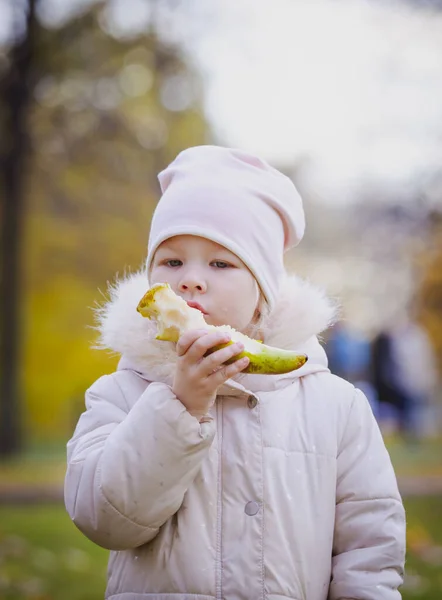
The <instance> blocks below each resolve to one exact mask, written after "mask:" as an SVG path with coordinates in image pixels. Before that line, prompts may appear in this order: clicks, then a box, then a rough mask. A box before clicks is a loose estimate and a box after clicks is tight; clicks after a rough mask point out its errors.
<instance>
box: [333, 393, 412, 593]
mask: <svg viewBox="0 0 442 600" xmlns="http://www.w3.org/2000/svg"><path fill="white" fill-rule="evenodd" d="M404 563H405V513H404V508H403V505H402V500H401V497H400V495H399V491H398V487H397V482H396V477H395V474H394V471H393V467H392V465H391V461H390V457H389V454H388V452H387V449H386V448H385V445H384V442H383V439H382V435H381V432H380V430H379V427H378V425H377V423H376V421H375V419H374V416H373V413H372V411H371V408H370V405H369V403H368V400H367V399H366V397H365V396H364V395H363V394H362V392H360V391H359V390H356V393H355V396H354V399H353V402H352V405H351V408H350V412H349V416H348V421H347V424H346V427H345V430H344V434H343V438H342V442H341V444H340V449H339V454H338V471H337V494H336V519H335V531H334V543H333V560H332V581H331V584H330V592H329V600H344V599H345V600H399V599H400V598H401V594H400V592H399V591H398V587H399V586H400V585H401V584H402V581H403V571H404Z"/></svg>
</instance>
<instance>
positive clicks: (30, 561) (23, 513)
mask: <svg viewBox="0 0 442 600" xmlns="http://www.w3.org/2000/svg"><path fill="white" fill-rule="evenodd" d="M405 505H406V510H407V522H408V554H407V577H406V583H405V586H404V587H403V589H402V593H403V598H404V600H440V598H441V590H442V497H431V496H428V497H422V498H417V497H414V498H408V499H406V500H405ZM107 556H108V552H107V551H106V550H103V549H102V548H99V547H98V546H95V545H94V544H92V543H91V542H90V541H89V540H87V539H86V538H85V537H84V536H83V535H82V534H81V533H80V532H79V531H78V530H77V529H76V527H75V526H74V525H73V524H72V523H71V521H70V519H69V517H68V516H67V514H66V512H65V510H64V508H63V507H62V506H59V505H45V506H41V505H38V506H32V507H25V506H24V507H0V598H1V599H2V600H31V599H32V600H99V599H100V598H103V597H104V589H105V572H106V564H107Z"/></svg>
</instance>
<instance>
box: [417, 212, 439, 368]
mask: <svg viewBox="0 0 442 600" xmlns="http://www.w3.org/2000/svg"><path fill="white" fill-rule="evenodd" d="M431 219H432V224H433V228H432V229H433V230H432V233H431V238H432V240H433V243H432V244H431V246H430V248H429V250H428V251H427V252H425V253H424V254H423V256H422V258H421V260H420V268H421V270H422V272H423V273H424V275H423V281H422V285H421V287H420V290H419V294H418V298H417V310H418V312H419V318H420V321H421V322H422V324H423V325H424V327H425V328H426V330H427V331H428V334H429V336H430V337H431V340H432V342H433V345H434V349H435V352H436V359H437V361H438V366H439V373H442V213H440V212H437V211H434V212H433V214H432V216H431Z"/></svg>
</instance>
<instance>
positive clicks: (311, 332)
mask: <svg viewBox="0 0 442 600" xmlns="http://www.w3.org/2000/svg"><path fill="white" fill-rule="evenodd" d="M149 287H150V286H149V282H148V279H147V274H146V272H145V271H140V272H138V273H135V274H132V275H129V276H126V277H125V278H123V279H121V280H118V281H117V282H116V283H114V284H111V285H110V286H109V300H108V301H106V302H105V303H104V304H103V305H102V306H101V307H99V308H98V309H96V319H97V327H96V329H97V330H98V332H99V339H98V343H97V345H96V346H95V347H96V348H100V349H105V350H110V351H111V352H112V353H115V354H117V355H120V356H121V360H120V363H119V365H118V369H133V370H135V371H137V372H138V373H139V374H140V375H141V376H142V377H143V378H145V379H146V380H148V381H161V382H163V383H167V384H169V385H171V383H172V381H173V374H174V370H175V363H176V353H175V349H174V346H175V345H174V344H173V343H171V342H162V341H158V340H156V339H155V336H156V325H155V322H153V321H150V320H149V319H146V318H145V317H142V316H141V315H140V314H139V313H138V312H137V310H136V307H137V305H138V302H139V301H140V299H141V298H142V296H143V295H144V294H145V293H146V291H147V290H148V288H149ZM336 314H337V308H336V306H335V304H334V303H333V302H331V301H330V300H329V299H328V298H326V296H325V294H324V293H323V291H322V290H320V289H319V288H317V287H314V286H313V285H311V284H310V283H308V282H307V281H305V280H303V279H301V278H299V277H297V276H295V275H287V276H286V278H285V280H284V282H283V284H282V287H281V292H280V294H279V298H278V300H277V302H276V305H275V307H274V309H273V310H272V312H271V313H270V314H269V315H268V316H267V317H266V319H265V321H264V323H263V325H262V327H261V328H260V331H261V332H262V333H263V338H264V342H265V343H266V344H268V345H270V346H276V347H278V348H283V349H287V350H296V351H298V352H300V353H305V354H307V355H308V357H309V359H308V361H307V363H306V364H305V365H304V366H303V367H302V368H300V369H298V370H297V371H293V372H291V373H286V374H285V375H252V374H240V375H238V376H236V377H235V378H234V379H235V381H232V380H229V384H231V387H234V388H238V387H240V388H242V389H247V390H251V391H257V390H271V389H277V388H278V387H285V386H286V385H288V384H289V383H291V382H292V381H293V379H295V378H299V377H302V376H304V375H307V374H309V373H316V372H319V371H327V370H328V368H327V357H326V354H325V352H324V350H323V348H322V346H321V345H320V344H319V341H318V336H319V335H320V334H321V332H323V331H324V330H325V329H326V328H327V327H329V326H330V325H331V324H332V323H333V322H334V321H335V320H336Z"/></svg>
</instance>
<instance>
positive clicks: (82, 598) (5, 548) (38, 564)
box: [0, 505, 108, 600]
mask: <svg viewBox="0 0 442 600" xmlns="http://www.w3.org/2000/svg"><path fill="white" fill-rule="evenodd" d="M107 557H108V552H107V551H106V550H104V549H103V548H100V547H99V546H96V545H95V544H93V543H92V542H90V541H89V540H88V539H87V538H86V537H84V536H83V535H82V534H81V533H80V532H79V531H78V529H77V528H76V527H75V525H74V524H73V523H72V522H71V520H70V518H69V516H68V515H67V513H66V512H65V510H64V507H63V506H59V505H55V506H53V505H37V506H32V507H29V506H23V507H0V598H1V599H2V600H28V599H29V600H30V599H32V600H96V599H97V600H98V599H99V598H104V590H105V585H106V565H107Z"/></svg>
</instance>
